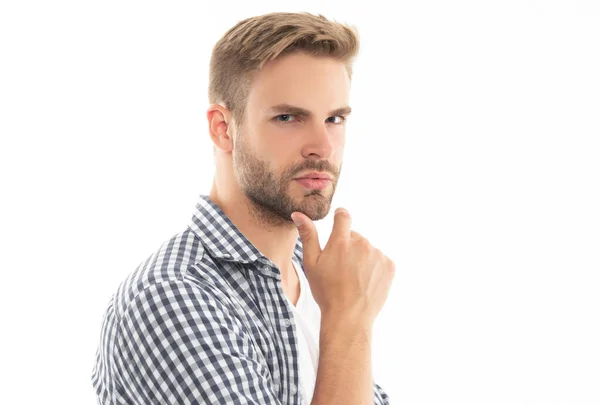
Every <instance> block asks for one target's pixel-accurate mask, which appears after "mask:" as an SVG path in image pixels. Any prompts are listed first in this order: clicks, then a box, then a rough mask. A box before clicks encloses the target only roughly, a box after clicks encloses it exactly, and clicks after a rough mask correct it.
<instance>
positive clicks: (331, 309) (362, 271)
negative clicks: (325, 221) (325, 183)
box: [292, 208, 395, 325]
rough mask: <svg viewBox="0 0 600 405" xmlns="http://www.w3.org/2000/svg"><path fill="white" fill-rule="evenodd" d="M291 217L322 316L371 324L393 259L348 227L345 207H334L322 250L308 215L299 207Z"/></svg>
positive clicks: (388, 281)
mask: <svg viewBox="0 0 600 405" xmlns="http://www.w3.org/2000/svg"><path fill="white" fill-rule="evenodd" d="M292 219H293V220H294V222H298V223H299V224H298V223H297V224H296V226H297V228H298V233H299V234H300V238H301V239H302V247H303V249H302V250H303V265H304V270H305V273H306V278H307V279H308V283H309V284H310V290H311V292H312V295H313V297H314V299H315V301H316V302H317V304H318V305H319V307H320V308H321V313H322V315H326V316H346V315H347V316H351V317H352V318H353V319H359V320H361V321H364V322H367V323H368V324H369V325H372V324H373V322H374V321H375V318H376V316H377V314H378V313H379V311H380V310H381V308H382V307H383V304H384V303H385V300H386V299H387V296H388V292H389V289H390V286H391V283H392V280H393V278H394V274H395V265H394V262H393V261H392V260H391V259H390V258H388V257H387V256H385V255H384V254H383V253H382V252H381V251H380V250H379V249H376V248H374V247H373V246H372V245H371V244H370V243H369V241H368V240H367V239H365V238H364V237H363V236H361V235H360V234H359V233H358V232H355V231H352V230H351V229H350V226H351V223H352V217H351V216H350V213H349V212H348V211H347V210H346V209H344V208H338V209H337V210H336V211H335V216H334V224H333V230H332V231H331V235H330V236H329V240H328V241H327V245H326V246H325V248H324V249H323V250H321V245H320V243H319V236H318V234H317V229H316V227H315V225H314V223H313V222H312V220H311V219H310V218H309V217H307V216H306V215H304V214H302V213H301V212H294V213H293V214H292ZM356 317H357V318H356Z"/></svg>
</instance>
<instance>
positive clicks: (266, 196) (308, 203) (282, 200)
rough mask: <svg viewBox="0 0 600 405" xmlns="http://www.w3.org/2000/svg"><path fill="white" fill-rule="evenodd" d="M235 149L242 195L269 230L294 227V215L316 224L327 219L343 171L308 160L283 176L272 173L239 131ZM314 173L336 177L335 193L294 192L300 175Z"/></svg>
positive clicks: (235, 163) (266, 163) (257, 217)
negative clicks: (297, 213) (299, 214)
mask: <svg viewBox="0 0 600 405" xmlns="http://www.w3.org/2000/svg"><path fill="white" fill-rule="evenodd" d="M236 135H237V137H236V140H235V142H234V145H233V171H234V176H235V178H236V181H237V182H238V184H239V185H240V188H241V190H242V192H243V193H244V194H245V195H246V197H247V198H248V200H249V201H250V204H251V206H250V214H251V215H252V216H253V217H254V218H255V220H256V221H257V222H258V223H259V224H262V225H263V226H264V227H265V228H267V229H268V228H272V227H280V226H283V225H293V222H292V218H291V214H292V212H294V211H298V212H302V213H303V214H305V215H306V216H308V217H309V218H311V219H312V220H313V221H318V220H320V219H323V218H325V216H326V215H327V213H328V212H329V210H330V208H331V201H332V199H333V196H334V194H335V188H336V185H337V178H338V175H339V172H341V165H340V170H335V169H334V168H332V167H331V165H329V163H328V162H326V161H325V162H322V161H321V162H319V161H316V160H308V161H306V162H305V163H304V164H303V165H302V166H301V167H292V168H289V169H287V170H285V171H284V172H283V173H282V174H281V175H278V174H277V173H276V172H275V171H273V170H271V168H270V165H269V162H268V161H265V160H261V159H260V158H259V157H258V156H257V155H256V154H255V153H254V151H253V150H252V146H251V145H250V144H249V143H248V142H247V138H248V137H247V135H246V134H243V133H241V132H240V131H237V134H236ZM309 170H314V171H324V172H327V173H330V174H331V175H332V177H333V179H332V186H331V191H329V188H327V189H324V190H316V189H315V190H304V189H302V190H303V191H301V192H298V191H292V189H293V188H297V187H298V186H297V185H295V184H292V183H293V182H295V180H294V177H296V176H298V174H300V173H303V172H306V171H309Z"/></svg>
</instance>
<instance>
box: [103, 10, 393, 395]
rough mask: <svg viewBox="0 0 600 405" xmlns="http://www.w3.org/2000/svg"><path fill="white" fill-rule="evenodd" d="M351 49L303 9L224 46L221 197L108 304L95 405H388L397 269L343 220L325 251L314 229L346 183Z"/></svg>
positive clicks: (219, 87) (349, 38)
mask: <svg viewBox="0 0 600 405" xmlns="http://www.w3.org/2000/svg"><path fill="white" fill-rule="evenodd" d="M357 52H358V38H357V34H356V32H355V30H354V29H351V28H349V27H347V26H345V25H342V24H339V23H335V22H330V21H328V20H327V19H325V17H323V16H320V15H319V16H314V15H310V14H308V13H271V14H266V15H263V16H257V17H253V18H249V19H246V20H243V21H241V22H239V23H238V24H237V25H236V26H234V27H233V28H231V29H230V30H229V31H228V32H227V33H226V34H225V35H224V36H223V38H222V39H221V40H219V42H217V44H216V45H215V48H214V50H213V54H212V59H211V65H210V85H209V86H210V88H209V101H210V107H209V108H208V112H207V118H208V129H209V133H210V136H211V139H212V141H213V143H214V148H213V151H214V156H215V162H216V175H215V178H214V182H213V185H212V189H211V191H210V195H209V196H206V195H201V196H200V199H199V201H198V203H197V205H196V210H195V212H194V215H193V217H192V219H191V221H190V223H189V224H188V227H187V228H186V229H185V231H183V232H181V233H179V234H177V235H175V236H174V237H172V238H171V239H170V240H168V241H166V242H165V243H164V244H163V245H162V246H161V247H160V249H159V250H158V251H157V252H155V253H154V254H152V255H151V256H149V257H148V258H147V259H146V260H145V261H144V262H142V263H141V264H140V266H139V267H138V268H137V269H136V270H135V271H134V272H133V273H132V274H130V275H129V276H128V277H127V278H126V279H125V281H124V282H123V283H122V284H121V285H120V286H119V288H118V290H117V292H116V294H115V295H114V296H113V297H112V299H111V301H110V303H109V306H108V310H107V312H106V314H105V316H104V319H103V325H102V332H101V340H100V344H99V347H98V352H97V356H96V364H95V367H94V370H93V375H92V381H93V385H94V387H95V389H96V392H97V395H98V401H99V403H101V404H118V403H119V404H121V403H127V404H215V405H216V404H257V405H258V404H269V405H271V404H272V405H275V404H281V405H283V404H298V405H309V404H312V405H325V404H345V405H353V404H361V405H362V404H367V403H369V404H370V403H374V404H389V398H388V395H387V394H386V393H385V392H384V390H383V389H382V387H381V386H379V385H378V384H376V383H375V382H374V381H373V380H372V374H371V358H370V356H371V351H370V350H371V346H370V345H371V333H372V326H373V322H374V320H375V317H376V315H377V313H378V312H379V310H380V309H381V307H382V306H383V304H384V302H385V300H386V297H387V294H388V291H389V287H390V284H391V281H392V278H393V275H394V264H393V262H392V261H391V260H389V259H388V258H387V257H385V256H384V255H383V254H382V253H381V252H380V251H379V250H378V249H375V248H374V247H372V246H371V245H370V244H369V242H368V241H367V240H366V239H365V238H363V237H362V236H361V235H359V234H358V233H356V232H354V231H351V230H350V224H351V218H350V216H349V213H348V212H347V211H346V210H344V209H340V210H339V211H337V212H336V214H335V217H334V228H333V231H332V234H331V237H330V238H329V241H328V243H327V246H326V247H325V249H323V250H322V249H321V247H320V243H319V239H318V235H317V232H316V228H315V226H314V224H313V223H312V221H314V220H320V219H322V218H324V217H325V216H326V215H327V214H328V212H329V210H330V205H331V201H332V198H333V195H334V192H335V188H336V184H337V181H338V178H339V175H340V172H341V166H342V154H343V149H344V136H345V121H346V119H347V117H348V115H349V114H350V107H349V106H348V98H349V97H348V96H349V88H350V79H351V75H352V69H351V62H352V60H353V58H354V57H355V55H356V54H357ZM292 214H294V215H293V216H292ZM294 221H297V222H298V225H296V224H295V223H294Z"/></svg>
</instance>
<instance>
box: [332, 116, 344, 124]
mask: <svg viewBox="0 0 600 405" xmlns="http://www.w3.org/2000/svg"><path fill="white" fill-rule="evenodd" d="M335 117H339V118H340V122H334V124H343V123H344V122H345V121H346V117H344V116H342V115H335V116H333V117H329V118H335ZM329 118H328V119H329Z"/></svg>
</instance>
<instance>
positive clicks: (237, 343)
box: [92, 195, 389, 405]
mask: <svg viewBox="0 0 600 405" xmlns="http://www.w3.org/2000/svg"><path fill="white" fill-rule="evenodd" d="M294 257H295V259H296V260H297V262H298V263H302V244H301V239H300V238H298V241H297V243H296V247H295V250H294ZM293 316H294V315H293V312H292V310H291V308H290V307H289V304H288V302H287V300H286V298H285V295H284V293H283V290H282V287H281V275H280V273H279V270H278V269H277V266H276V265H275V264H274V263H273V262H272V261H270V260H269V259H267V258H266V257H265V256H263V255H262V254H261V253H260V252H259V251H258V249H256V247H254V246H253V245H252V243H250V241H248V239H246V238H245V237H244V235H243V234H242V233H241V232H240V231H239V230H238V229H237V228H236V227H235V225H233V223H232V222H231V221H230V219H229V218H228V217H227V216H226V215H225V213H224V212H223V211H221V209H220V208H219V207H218V206H217V205H216V204H215V203H214V202H212V201H211V200H210V198H209V196H207V195H200V198H199V200H198V203H197V204H196V207H195V211H194V215H193V216H192V219H191V221H190V222H189V224H188V226H187V227H186V229H185V230H184V231H182V232H181V233H178V234H176V235H175V236H173V237H172V238H171V239H169V240H167V241H166V242H164V243H163V244H162V245H161V246H160V248H159V249H158V250H157V251H156V252H154V253H153V254H151V255H150V256H149V257H148V258H146V260H144V261H143V262H142V263H140V264H139V266H138V267H137V268H136V269H135V271H133V272H132V273H130V274H129V275H128V276H127V277H126V278H125V280H124V281H123V282H122V283H121V284H120V285H119V287H118V289H117V291H116V293H115V294H114V295H113V296H112V297H111V299H110V301H109V303H108V308H107V310H106V312H105V314H104V316H103V319H102V328H101V332H100V343H99V345H98V350H97V352H96V359H95V364H94V367H93V371H92V383H93V387H94V388H95V391H96V394H97V401H98V403H99V404H101V405H116V404H140V405H141V404H144V405H149V404H211V405H212V404H214V405H223V404H252V405H276V404H277V405H288V404H289V405H292V404H293V405H308V404H310V399H304V398H302V393H301V392H302V390H300V389H299V383H300V381H299V378H300V373H299V370H298V364H299V363H298V355H299V353H298V344H297V332H296V326H295V323H294V322H293V319H294V318H293ZM373 403H374V404H376V405H384V404H388V405H389V397H388V395H387V394H386V393H385V391H384V390H383V389H382V388H381V386H379V385H378V384H376V383H375V382H373Z"/></svg>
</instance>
